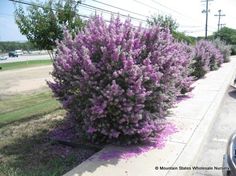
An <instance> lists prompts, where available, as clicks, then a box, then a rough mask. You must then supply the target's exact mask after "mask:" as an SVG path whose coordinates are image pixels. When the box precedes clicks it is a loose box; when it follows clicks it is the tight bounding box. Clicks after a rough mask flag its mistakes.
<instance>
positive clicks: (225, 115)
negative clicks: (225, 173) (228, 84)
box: [193, 88, 236, 176]
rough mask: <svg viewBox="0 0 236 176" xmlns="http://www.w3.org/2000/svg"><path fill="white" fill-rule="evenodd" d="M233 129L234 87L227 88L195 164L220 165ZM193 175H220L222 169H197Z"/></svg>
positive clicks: (235, 127) (235, 117)
mask: <svg viewBox="0 0 236 176" xmlns="http://www.w3.org/2000/svg"><path fill="white" fill-rule="evenodd" d="M235 130H236V89H233V88H229V89H228V92H227V93H226V95H225V97H224V100H223V102H222V106H221V108H220V110H219V114H218V116H217V117H216V119H215V122H214V124H213V126H212V128H211V130H210V132H209V135H208V138H207V139H206V141H205V144H204V145H203V149H202V151H201V152H200V153H199V158H198V162H197V166H198V167H214V166H216V167H222V161H223V155H224V154H225V151H226V146H227V141H228V138H229V137H230V135H231V134H232V133H233V132H234V131H235ZM193 150H194V149H193ZM193 176H222V170H217V169H213V170H198V171H194V173H193Z"/></svg>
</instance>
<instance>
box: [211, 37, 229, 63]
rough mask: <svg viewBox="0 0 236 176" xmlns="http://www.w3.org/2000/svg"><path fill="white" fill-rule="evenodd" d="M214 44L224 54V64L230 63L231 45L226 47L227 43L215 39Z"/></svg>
mask: <svg viewBox="0 0 236 176" xmlns="http://www.w3.org/2000/svg"><path fill="white" fill-rule="evenodd" d="M213 44H214V45H215V47H216V48H218V49H219V50H220V52H221V54H223V58H224V62H229V61H230V60H229V57H230V54H231V47H230V46H229V45H226V43H225V42H223V41H221V40H220V39H219V38H217V39H215V40H214V41H213Z"/></svg>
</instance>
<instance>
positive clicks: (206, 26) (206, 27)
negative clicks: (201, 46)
mask: <svg viewBox="0 0 236 176" xmlns="http://www.w3.org/2000/svg"><path fill="white" fill-rule="evenodd" d="M209 1H213V0H204V1H201V2H205V3H206V9H205V10H203V11H202V13H206V25H205V39H207V30H208V13H209V12H210V10H209V9H208V3H209Z"/></svg>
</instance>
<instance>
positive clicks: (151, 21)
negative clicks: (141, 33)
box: [147, 15, 196, 44]
mask: <svg viewBox="0 0 236 176" xmlns="http://www.w3.org/2000/svg"><path fill="white" fill-rule="evenodd" d="M147 23H148V25H149V26H161V27H163V28H169V29H170V32H171V33H172V35H173V37H174V38H175V39H176V40H178V41H184V42H187V43H189V44H193V43H194V42H195V40H196V39H195V38H194V37H191V36H187V35H186V34H184V33H183V32H179V31H177V29H178V26H179V25H178V23H177V22H176V20H175V19H173V18H172V17H171V16H163V15H152V16H151V17H150V18H148V19H147Z"/></svg>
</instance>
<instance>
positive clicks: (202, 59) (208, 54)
mask: <svg viewBox="0 0 236 176" xmlns="http://www.w3.org/2000/svg"><path fill="white" fill-rule="evenodd" d="M194 52H195V54H194V59H193V60H194V61H193V64H192V69H193V72H192V76H194V77H196V78H201V77H203V76H204V75H205V74H206V73H207V72H208V71H210V70H216V69H218V68H219V67H220V65H221V64H222V63H223V55H222V54H221V52H220V51H219V50H218V49H217V48H216V47H215V46H214V45H213V44H212V43H211V42H209V41H206V40H200V41H199V42H197V43H196V45H195V51H194Z"/></svg>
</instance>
